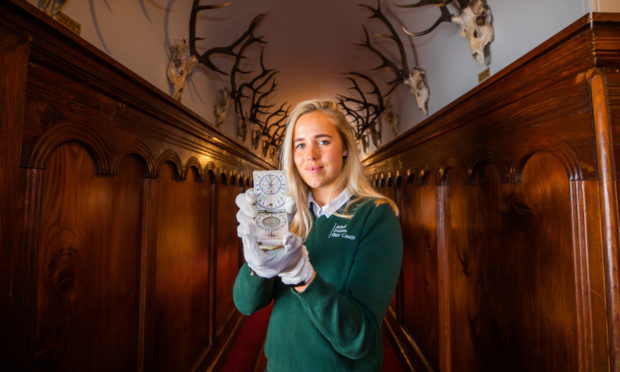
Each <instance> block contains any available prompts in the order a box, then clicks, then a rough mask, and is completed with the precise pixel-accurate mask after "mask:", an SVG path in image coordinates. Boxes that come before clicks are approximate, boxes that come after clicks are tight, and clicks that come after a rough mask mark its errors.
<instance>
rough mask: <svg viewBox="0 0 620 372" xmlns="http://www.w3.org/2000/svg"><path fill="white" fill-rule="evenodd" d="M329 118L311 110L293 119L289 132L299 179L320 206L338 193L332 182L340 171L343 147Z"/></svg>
mask: <svg viewBox="0 0 620 372" xmlns="http://www.w3.org/2000/svg"><path fill="white" fill-rule="evenodd" d="M332 120H333V119H332V118H331V117H330V116H329V115H327V114H325V113H322V112H320V111H313V112H310V113H307V114H304V115H302V116H301V117H299V118H298V119H297V122H296V124H295V128H294V130H293V161H294V162H295V166H296V167H297V172H299V175H300V176H301V179H302V180H303V181H304V182H305V183H306V184H307V185H308V186H309V187H310V189H311V190H312V195H313V196H314V198H315V199H316V201H317V202H319V204H321V205H323V204H325V203H327V202H328V201H329V200H327V198H329V197H334V196H336V195H338V193H339V192H340V191H342V190H336V189H335V188H336V187H337V185H336V184H335V181H336V179H337V178H338V176H339V175H340V173H341V172H342V166H343V155H344V145H343V143H342V139H341V138H340V135H339V134H338V131H337V130H336V128H335V127H334V125H333V124H332Z"/></svg>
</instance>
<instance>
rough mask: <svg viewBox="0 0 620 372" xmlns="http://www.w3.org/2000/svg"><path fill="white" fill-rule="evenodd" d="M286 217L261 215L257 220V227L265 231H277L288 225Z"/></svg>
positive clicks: (273, 214) (274, 214)
mask: <svg viewBox="0 0 620 372" xmlns="http://www.w3.org/2000/svg"><path fill="white" fill-rule="evenodd" d="M286 223H287V220H286V217H284V216H281V215H280V214H279V213H269V214H259V215H258V218H257V219H256V225H258V227H259V228H261V229H264V230H271V231H275V230H278V229H280V228H281V227H282V226H284V225H286Z"/></svg>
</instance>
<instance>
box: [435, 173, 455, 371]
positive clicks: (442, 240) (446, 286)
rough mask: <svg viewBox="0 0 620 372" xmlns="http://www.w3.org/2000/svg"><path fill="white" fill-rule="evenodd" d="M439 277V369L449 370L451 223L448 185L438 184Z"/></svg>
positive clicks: (450, 351)
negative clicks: (447, 231)
mask: <svg viewBox="0 0 620 372" xmlns="http://www.w3.org/2000/svg"><path fill="white" fill-rule="evenodd" d="M436 202H437V278H438V280H439V283H438V290H439V293H438V302H439V304H438V308H439V370H440V371H442V372H449V371H450V370H451V368H452V360H451V355H452V338H451V332H450V324H451V320H450V268H449V263H450V260H449V259H448V245H447V242H446V238H447V233H446V229H447V226H449V224H450V215H449V209H448V208H447V203H448V186H445V185H438V186H437V199H436Z"/></svg>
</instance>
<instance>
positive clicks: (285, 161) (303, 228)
mask: <svg viewBox="0 0 620 372" xmlns="http://www.w3.org/2000/svg"><path fill="white" fill-rule="evenodd" d="M314 111H319V112H322V113H324V114H326V115H328V116H329V117H331V119H332V120H331V122H332V124H333V126H334V128H335V129H336V131H337V132H338V134H339V135H340V139H341V140H342V144H343V146H344V152H343V153H344V154H346V155H345V157H344V159H343V165H342V172H340V175H339V176H338V178H337V179H336V181H335V182H336V185H338V186H339V187H336V188H335V189H336V190H342V189H344V188H345V187H346V188H347V189H348V190H349V192H350V193H351V195H357V196H360V197H371V198H377V199H378V202H379V203H380V202H387V203H389V204H390V205H391V206H392V208H394V211H395V212H396V214H398V207H396V204H394V202H393V201H392V200H390V199H388V198H386V197H385V196H383V195H381V194H380V193H378V192H377V191H376V190H375V189H374V188H373V187H372V185H371V184H370V182H369V181H368V178H367V177H366V175H365V174H364V169H363V168H362V164H361V162H360V160H361V157H360V153H359V150H358V147H357V143H356V142H355V137H354V134H353V127H352V126H351V124H350V123H349V122H348V121H347V119H346V116H345V115H344V113H343V112H342V111H341V110H340V107H339V106H338V102H336V101H334V100H321V99H312V100H307V101H303V102H300V103H298V104H297V106H295V108H293V110H292V111H291V115H290V117H289V121H288V123H287V127H286V132H285V134H284V141H283V143H282V151H281V159H280V164H281V166H282V170H284V171H285V172H286V178H287V188H288V194H289V195H291V196H292V197H293V198H294V199H295V202H296V203H297V213H296V214H295V216H294V217H293V220H292V221H291V227H290V230H291V231H292V232H294V233H295V234H297V235H299V236H300V237H301V238H302V239H303V240H304V241H305V240H306V238H307V237H308V235H309V234H310V231H311V230H312V220H313V218H312V212H311V211H310V209H309V208H307V207H306V206H307V205H308V191H309V190H310V189H309V188H308V185H306V183H305V182H304V181H303V180H302V179H301V176H300V175H299V172H298V171H297V167H296V166H295V162H294V160H293V133H294V130H295V124H296V123H297V120H298V119H299V118H300V117H301V116H303V115H305V114H308V113H310V112H314ZM336 196H337V195H331V196H330V199H333V198H334V197H336Z"/></svg>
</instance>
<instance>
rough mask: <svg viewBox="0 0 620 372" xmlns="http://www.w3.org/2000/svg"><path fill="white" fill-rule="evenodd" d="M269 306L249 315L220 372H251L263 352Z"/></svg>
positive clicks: (269, 311)
mask: <svg viewBox="0 0 620 372" xmlns="http://www.w3.org/2000/svg"><path fill="white" fill-rule="evenodd" d="M270 314H271V305H270V306H267V307H266V308H264V309H262V310H260V311H257V312H256V313H254V314H252V315H250V316H248V317H247V319H246V320H245V323H244V324H243V327H242V328H241V332H239V335H238V336H237V339H236V340H235V343H234V344H233V346H232V348H231V350H230V352H229V354H228V357H227V358H226V361H225V362H224V365H223V366H222V369H221V372H251V371H253V370H254V364H255V363H256V360H257V359H258V357H259V355H260V354H261V353H262V352H263V340H264V338H265V335H266V334H267V323H269V315H270Z"/></svg>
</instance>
